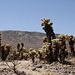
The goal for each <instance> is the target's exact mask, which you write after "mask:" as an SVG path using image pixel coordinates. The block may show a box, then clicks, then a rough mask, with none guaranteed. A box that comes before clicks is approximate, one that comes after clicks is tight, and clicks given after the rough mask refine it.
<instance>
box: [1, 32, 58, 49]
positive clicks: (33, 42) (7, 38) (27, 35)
mask: <svg viewBox="0 0 75 75" xmlns="http://www.w3.org/2000/svg"><path fill="white" fill-rule="evenodd" d="M0 32H1V34H2V35H1V37H2V44H3V45H5V44H10V45H11V46H12V48H16V46H17V43H21V42H23V43H24V46H25V47H26V48H40V47H42V45H43V43H42V37H44V36H45V34H44V33H40V32H28V31H0ZM56 36H57V35H56Z"/></svg>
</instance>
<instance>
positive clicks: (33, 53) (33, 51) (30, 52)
mask: <svg viewBox="0 0 75 75" xmlns="http://www.w3.org/2000/svg"><path fill="white" fill-rule="evenodd" d="M29 55H30V57H31V59H32V61H33V63H34V60H35V57H36V56H37V55H38V53H37V52H36V50H35V49H34V50H32V51H29Z"/></svg>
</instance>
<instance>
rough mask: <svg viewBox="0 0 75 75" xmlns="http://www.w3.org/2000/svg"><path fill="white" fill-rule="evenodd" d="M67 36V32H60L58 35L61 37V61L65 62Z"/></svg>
mask: <svg viewBox="0 0 75 75" xmlns="http://www.w3.org/2000/svg"><path fill="white" fill-rule="evenodd" d="M67 36H68V35H65V34H60V35H59V36H58V38H60V51H59V53H60V55H59V57H60V61H61V62H64V60H65V57H66V55H65V49H66V38H67Z"/></svg>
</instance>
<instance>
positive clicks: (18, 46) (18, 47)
mask: <svg viewBox="0 0 75 75" xmlns="http://www.w3.org/2000/svg"><path fill="white" fill-rule="evenodd" d="M17 49H18V50H19V51H20V44H19V43H18V44H17Z"/></svg>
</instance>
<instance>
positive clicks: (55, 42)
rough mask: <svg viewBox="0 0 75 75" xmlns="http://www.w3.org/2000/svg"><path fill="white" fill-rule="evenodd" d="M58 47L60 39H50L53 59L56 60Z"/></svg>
mask: <svg viewBox="0 0 75 75" xmlns="http://www.w3.org/2000/svg"><path fill="white" fill-rule="evenodd" d="M59 48H60V40H59V39H53V40H52V52H53V61H58V54H59Z"/></svg>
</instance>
